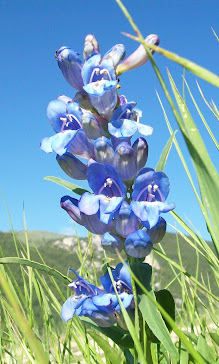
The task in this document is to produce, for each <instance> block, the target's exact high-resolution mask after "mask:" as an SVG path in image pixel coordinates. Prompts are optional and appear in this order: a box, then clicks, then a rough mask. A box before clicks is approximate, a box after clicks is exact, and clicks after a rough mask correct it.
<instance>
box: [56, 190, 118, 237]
mask: <svg viewBox="0 0 219 364" xmlns="http://www.w3.org/2000/svg"><path fill="white" fill-rule="evenodd" d="M60 205H61V207H62V208H63V209H64V210H65V211H66V212H67V213H68V214H69V216H70V217H71V218H72V219H73V220H74V221H75V222H77V223H78V224H80V225H82V226H84V227H85V228H86V229H87V230H88V231H90V232H91V233H93V234H98V235H99V234H104V233H106V232H107V231H111V230H112V229H113V223H112V222H111V223H109V224H104V223H103V222H101V221H100V219H99V215H98V214H93V215H90V216H87V215H85V214H83V213H81V212H80V210H79V208H78V200H76V199H75V198H72V197H70V196H63V197H62V198H61V201H60Z"/></svg>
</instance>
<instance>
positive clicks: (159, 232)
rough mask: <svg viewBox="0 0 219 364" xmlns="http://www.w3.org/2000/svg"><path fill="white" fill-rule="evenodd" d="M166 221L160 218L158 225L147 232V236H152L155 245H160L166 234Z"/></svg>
mask: <svg viewBox="0 0 219 364" xmlns="http://www.w3.org/2000/svg"><path fill="white" fill-rule="evenodd" d="M166 227H167V224H166V221H165V220H164V219H163V218H162V217H159V219H158V222H157V224H156V225H155V226H154V227H153V228H152V229H150V230H147V234H148V235H150V237H151V240H152V242H153V244H156V243H159V242H160V241H161V240H162V239H163V238H164V235H165V233H166Z"/></svg>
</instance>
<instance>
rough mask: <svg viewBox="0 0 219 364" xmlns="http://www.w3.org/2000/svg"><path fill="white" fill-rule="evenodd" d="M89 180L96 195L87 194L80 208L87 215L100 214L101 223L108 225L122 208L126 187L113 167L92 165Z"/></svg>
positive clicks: (88, 171) (88, 174) (82, 197)
mask: <svg viewBox="0 0 219 364" xmlns="http://www.w3.org/2000/svg"><path fill="white" fill-rule="evenodd" d="M87 180H88V184H89V186H90V187H91V189H92V190H93V191H94V194H91V193H89V192H85V193H84V194H83V195H82V196H81V198H80V201H79V204H78V207H79V209H80V211H81V212H82V213H84V214H85V215H88V216H90V215H94V214H97V213H98V214H99V218H100V221H102V222H103V223H105V224H108V223H110V222H111V221H112V219H113V217H114V214H115V212H116V211H117V210H118V208H119V207H120V206H121V203H122V201H123V199H124V196H125V193H126V187H125V185H124V183H123V182H122V180H121V178H120V176H119V174H118V172H117V171H116V170H115V168H114V167H113V166H110V165H107V164H106V165H105V164H101V163H95V162H94V163H92V164H90V165H89V167H88V169H87Z"/></svg>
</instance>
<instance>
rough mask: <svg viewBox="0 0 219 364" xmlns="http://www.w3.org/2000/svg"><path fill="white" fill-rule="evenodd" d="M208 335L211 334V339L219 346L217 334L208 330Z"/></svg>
mask: <svg viewBox="0 0 219 364" xmlns="http://www.w3.org/2000/svg"><path fill="white" fill-rule="evenodd" d="M209 335H210V336H211V338H212V340H214V342H215V343H216V344H217V345H218V346H219V335H218V334H215V333H214V332H209Z"/></svg>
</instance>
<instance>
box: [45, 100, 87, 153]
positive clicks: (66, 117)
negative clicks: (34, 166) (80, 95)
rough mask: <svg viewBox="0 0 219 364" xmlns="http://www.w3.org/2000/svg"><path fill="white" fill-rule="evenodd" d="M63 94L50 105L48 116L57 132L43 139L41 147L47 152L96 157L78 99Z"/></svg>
mask: <svg viewBox="0 0 219 364" xmlns="http://www.w3.org/2000/svg"><path fill="white" fill-rule="evenodd" d="M69 100H71V99H69V98H68V97H67V96H61V97H59V98H57V99H56V100H54V101H51V102H50V103H49V105H48V109H47V116H48V118H49V120H50V122H51V124H52V126H53V129H54V130H55V132H56V134H55V135H53V136H52V137H48V138H44V139H43V140H42V141H41V149H42V150H43V151H44V152H46V153H51V152H53V151H54V152H56V153H57V154H58V155H60V156H61V155H63V154H65V153H66V152H71V153H72V154H74V155H76V156H79V157H81V158H86V159H90V158H93V157H94V146H93V143H92V142H91V141H90V140H89V139H88V137H87V136H86V134H85V132H84V130H83V129H82V120H81V119H82V115H83V112H82V109H81V108H80V107H79V103H78V101H77V100H71V101H69Z"/></svg>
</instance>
